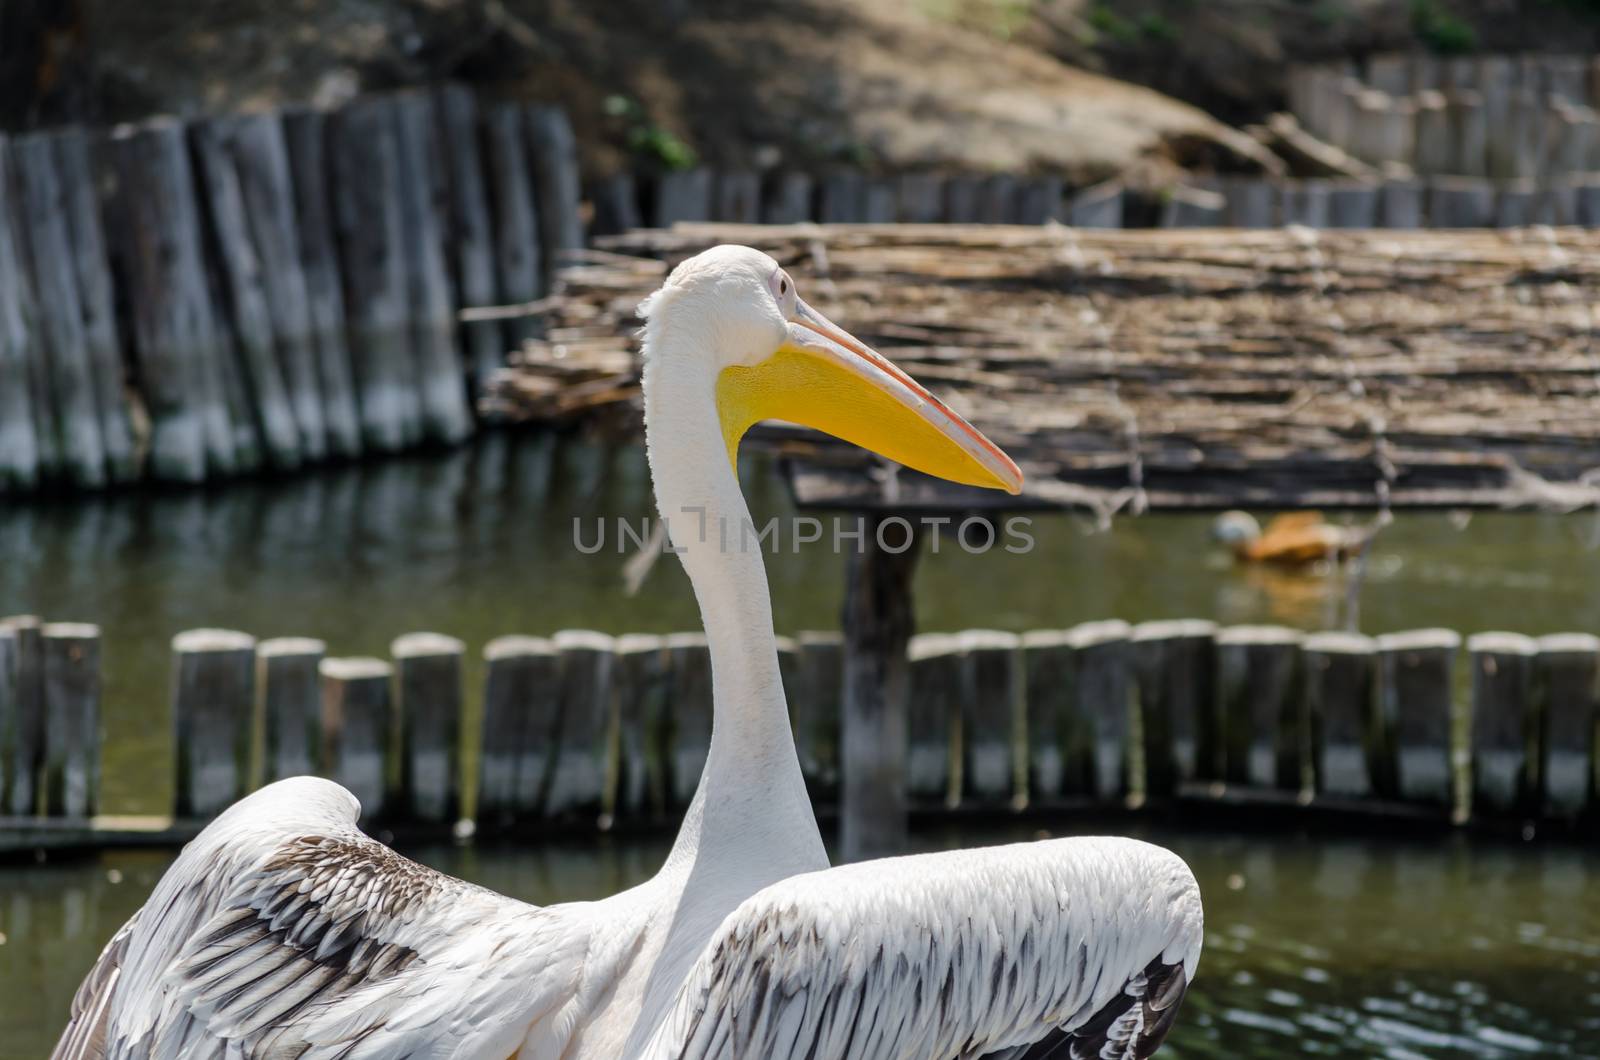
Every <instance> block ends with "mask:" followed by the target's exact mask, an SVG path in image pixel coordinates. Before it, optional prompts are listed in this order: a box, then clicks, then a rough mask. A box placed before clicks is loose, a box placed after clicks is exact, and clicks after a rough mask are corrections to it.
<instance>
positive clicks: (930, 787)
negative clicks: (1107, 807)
mask: <svg viewBox="0 0 1600 1060" xmlns="http://www.w3.org/2000/svg"><path fill="white" fill-rule="evenodd" d="M906 657H907V659H908V660H909V663H910V691H909V692H908V693H907V696H906V743H907V746H906V794H907V796H908V797H909V798H911V799H912V800H913V801H916V802H921V803H924V804H933V805H944V806H946V807H953V806H957V805H960V803H961V790H960V773H961V770H960V747H959V744H958V742H957V731H958V728H959V726H960V724H961V719H960V713H961V705H960V701H959V697H960V695H961V639H960V637H958V636H956V635H953V634H949V633H919V634H917V635H916V636H914V637H912V638H911V643H910V644H909V645H908V646H907V649H906ZM1030 703H1031V700H1030ZM1042 739H1043V737H1042V736H1041V737H1040V740H1041V741H1042ZM1057 758H1058V759H1059V754H1058V755H1057ZM1056 772H1057V773H1058V774H1059V772H1060V766H1059V762H1058V763H1057V765H1056ZM952 779H953V780H954V783H952ZM1055 785H1056V787H1057V788H1059V785H1060V778H1059V776H1057V777H1056V780H1055Z"/></svg>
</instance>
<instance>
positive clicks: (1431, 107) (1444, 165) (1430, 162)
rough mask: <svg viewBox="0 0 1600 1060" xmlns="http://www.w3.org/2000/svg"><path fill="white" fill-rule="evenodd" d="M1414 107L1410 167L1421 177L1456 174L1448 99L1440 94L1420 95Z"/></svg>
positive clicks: (1453, 136)
mask: <svg viewBox="0 0 1600 1060" xmlns="http://www.w3.org/2000/svg"><path fill="white" fill-rule="evenodd" d="M1415 105H1416V108H1417V147H1416V152H1415V155H1414V156H1413V158H1412V163H1411V167H1412V168H1413V169H1414V170H1416V171H1417V172H1418V173H1420V174H1422V175H1424V176H1432V175H1433V174H1435V173H1452V172H1456V170H1455V162H1456V139H1455V130H1454V129H1453V128H1452V127H1451V122H1450V102H1449V100H1447V99H1446V98H1445V96H1444V93H1443V92H1423V93H1421V94H1420V95H1418V96H1417V98H1416V104H1415Z"/></svg>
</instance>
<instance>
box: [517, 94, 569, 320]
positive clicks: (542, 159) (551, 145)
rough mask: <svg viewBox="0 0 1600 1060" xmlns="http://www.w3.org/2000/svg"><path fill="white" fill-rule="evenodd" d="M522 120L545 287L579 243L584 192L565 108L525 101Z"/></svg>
mask: <svg viewBox="0 0 1600 1060" xmlns="http://www.w3.org/2000/svg"><path fill="white" fill-rule="evenodd" d="M524 121H525V122H526V125H527V130H528V150H529V152H530V154H531V156H532V159H533V184H534V187H535V188H537V189H538V199H539V247H540V250H541V251H542V252H543V254H544V261H545V269H546V272H545V288H544V290H543V291H541V292H540V293H541V294H543V293H545V292H547V291H548V290H550V288H551V286H552V285H553V284H554V282H555V280H556V277H557V276H558V275H559V273H560V270H561V268H562V267H563V266H564V265H565V264H566V257H567V255H568V253H569V252H571V251H574V250H577V249H578V248H580V247H582V246H583V215H582V212H581V211H580V209H579V203H580V200H581V198H582V196H583V189H582V185H581V183H580V180H579V176H578V139H577V137H576V136H575V135H573V132H572V123H571V122H570V121H568V120H567V112H566V111H564V110H562V109H561V108H560V107H556V106H551V105H549V104H542V103H541V104H534V105H532V106H530V107H528V109H527V111H526V114H525V117H524Z"/></svg>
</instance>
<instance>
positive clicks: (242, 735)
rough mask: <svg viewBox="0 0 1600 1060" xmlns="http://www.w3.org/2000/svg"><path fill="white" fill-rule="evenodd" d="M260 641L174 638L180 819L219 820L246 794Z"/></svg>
mask: <svg viewBox="0 0 1600 1060" xmlns="http://www.w3.org/2000/svg"><path fill="white" fill-rule="evenodd" d="M255 668H256V639H255V638H254V637H252V636H250V635H249V634H248V633H239V632H236V631H234V630H228V629H191V630H187V631H186V632H183V633H179V634H178V635H177V636H176V637H173V638H172V720H173V726H174V731H175V732H176V736H177V766H178V782H177V803H176V806H175V808H174V811H173V812H174V813H176V814H177V816H179V817H199V818H207V817H214V816H215V815H216V814H218V813H221V812H222V811H223V810H225V809H227V807H228V806H229V804H231V803H232V802H233V801H234V800H236V799H238V798H239V797H240V796H242V795H243V794H244V793H245V782H246V779H247V777H248V763H249V753H250V751H249V748H250V718H251V713H252V711H253V708H254V706H255Z"/></svg>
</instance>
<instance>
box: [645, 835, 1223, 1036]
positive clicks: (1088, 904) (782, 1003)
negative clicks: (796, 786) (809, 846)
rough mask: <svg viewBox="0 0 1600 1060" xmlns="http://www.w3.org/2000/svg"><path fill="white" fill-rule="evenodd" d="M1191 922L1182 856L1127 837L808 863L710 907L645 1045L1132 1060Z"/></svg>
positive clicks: (1160, 1030)
mask: <svg viewBox="0 0 1600 1060" xmlns="http://www.w3.org/2000/svg"><path fill="white" fill-rule="evenodd" d="M1201 935H1202V925H1201V909H1200V894H1199V889H1198V887H1197V886H1196V884H1195V882H1194V877H1193V875H1192V874H1191V873H1190V872H1189V869H1188V866H1186V865H1185V864H1184V863H1183V862H1182V861H1181V860H1180V859H1179V858H1177V857H1176V856H1175V855H1173V854H1171V853H1169V852H1167V851H1165V850H1161V849H1160V848H1157V847H1153V846H1150V845H1148V844H1145V843H1140V842H1137V841H1134V840H1126V839H1065V840H1055V841H1050V842H1041V843H1027V844H1019V845H1015V846H1008V847H996V848H990V849H980V850H970V851H958V852H954V853H948V854H933V855H920V856H915V857H905V858H892V859H886V860H883V861H872V862H863V863H860V864H856V865H847V866H844V867H841V868H835V869H829V870H826V871H823V872H816V873H809V874H806V875H802V876H796V877H793V878H791V879H787V880H784V881H782V882H781V883H777V884H774V885H773V886H770V887H768V888H766V889H764V890H762V891H760V892H758V893H757V894H755V895H754V896H753V897H751V898H749V899H748V900H746V901H745V902H744V903H743V904H742V905H741V906H740V907H739V908H738V909H737V910H735V911H734V912H733V913H732V914H730V915H729V916H728V918H727V919H726V920H725V921H724V922H723V924H722V927H721V928H720V929H719V930H718V932H717V934H716V935H715V936H714V937H713V940H712V942H711V943H710V944H709V945H708V947H707V949H706V951H705V953H704V954H703V955H702V957H701V958H700V960H699V962H698V963H697V964H696V966H695V968H694V970H693V971H692V972H691V973H690V975H689V977H688V979H687V980H686V982H685V985H684V989H683V992H682V993H681V994H680V995H679V998H678V1001H677V1004H676V1006H675V1007H674V1009H673V1010H672V1012H671V1013H670V1015H669V1017H668V1019H667V1020H666V1021H665V1022H664V1023H663V1024H662V1025H661V1027H660V1028H659V1030H658V1031H657V1033H656V1035H655V1037H654V1039H653V1040H652V1042H651V1043H650V1048H649V1049H648V1051H647V1055H648V1056H649V1057H650V1058H651V1060H669V1058H670V1060H710V1058H732V1057H757V1056H759V1057H763V1058H764V1060H784V1058H796V1060H798V1058H801V1057H844V1056H848V1057H851V1058H852V1060H875V1058H902V1057H903V1058H913V1057H915V1058H957V1057H982V1056H987V1055H991V1054H992V1055H999V1056H1006V1057H1012V1056H1016V1057H1022V1056H1029V1057H1032V1056H1046V1055H1050V1056H1061V1057H1064V1058H1065V1057H1079V1056H1094V1057H1101V1056H1104V1057H1113V1058H1117V1060H1121V1058H1124V1057H1127V1058H1134V1057H1141V1058H1142V1057H1146V1056H1149V1055H1150V1053H1152V1052H1154V1050H1155V1048H1156V1046H1157V1045H1159V1044H1160V1039H1161V1038H1162V1037H1163V1036H1164V1035H1165V1032H1166V1029H1167V1028H1168V1027H1169V1026H1170V1025H1171V1021H1172V1018H1173V1016H1175V1014H1176V1006H1177V1004H1178V1002H1179V1001H1180V1000H1181V999H1182V994H1183V990H1184V989H1185V987H1186V985H1187V983H1188V982H1189V981H1190V980H1192V979H1193V977H1194V972H1195V967H1196V965H1197V964H1198V962H1199V956H1200V945H1201Z"/></svg>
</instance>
